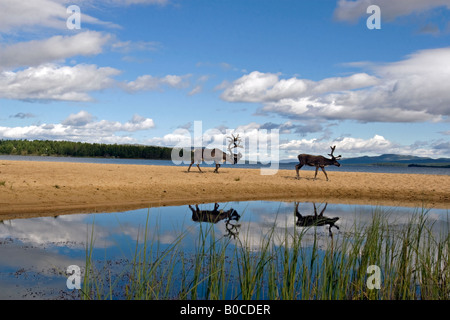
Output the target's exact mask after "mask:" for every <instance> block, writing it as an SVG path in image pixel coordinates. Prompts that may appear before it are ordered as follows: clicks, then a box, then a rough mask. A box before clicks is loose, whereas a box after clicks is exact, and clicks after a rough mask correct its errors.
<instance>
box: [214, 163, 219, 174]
mask: <svg viewBox="0 0 450 320" xmlns="http://www.w3.org/2000/svg"><path fill="white" fill-rule="evenodd" d="M219 168H220V164H219V163H216V170H214V172H215V173H219Z"/></svg>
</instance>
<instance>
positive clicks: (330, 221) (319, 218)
mask: <svg viewBox="0 0 450 320" xmlns="http://www.w3.org/2000/svg"><path fill="white" fill-rule="evenodd" d="M327 204H328V203H325V206H324V207H323V209H322V211H321V212H320V214H319V215H317V208H316V204H315V203H314V202H313V205H314V215H313V216H312V215H309V216H302V215H301V214H300V212H299V211H298V205H299V203H298V202H296V203H295V216H296V217H297V222H296V223H295V225H296V226H297V227H312V226H314V227H316V226H325V225H329V228H328V232H329V233H330V236H331V237H332V236H333V233H332V232H331V228H332V227H335V228H337V229H338V230H339V227H338V226H336V225H335V223H336V221H338V220H339V218H338V217H336V218H328V217H326V216H325V217H324V216H323V213H324V212H325V210H326V209H327Z"/></svg>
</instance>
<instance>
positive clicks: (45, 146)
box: [0, 140, 172, 160]
mask: <svg viewBox="0 0 450 320" xmlns="http://www.w3.org/2000/svg"><path fill="white" fill-rule="evenodd" d="M171 152H172V148H167V147H157V146H141V145H123V144H103V143H86V142H71V141H52V140H0V154H7V155H37V156H65V157H116V158H127V159H159V160H170V159H171Z"/></svg>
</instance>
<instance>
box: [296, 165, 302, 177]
mask: <svg viewBox="0 0 450 320" xmlns="http://www.w3.org/2000/svg"><path fill="white" fill-rule="evenodd" d="M301 167H303V165H302V164H300V163H299V164H297V165H296V166H295V171H296V172H297V179H298V180H300V174H299V171H300V169H301Z"/></svg>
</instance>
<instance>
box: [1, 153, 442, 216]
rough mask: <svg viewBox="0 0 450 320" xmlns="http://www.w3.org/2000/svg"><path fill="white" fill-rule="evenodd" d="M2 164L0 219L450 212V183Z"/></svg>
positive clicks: (400, 177) (378, 176)
mask: <svg viewBox="0 0 450 320" xmlns="http://www.w3.org/2000/svg"><path fill="white" fill-rule="evenodd" d="M202 170H203V171H204V173H199V172H198V169H197V168H196V167H193V168H192V169H191V172H189V173H188V172H187V166H185V165H183V166H158V165H133V164H93V163H74V162H45V161H39V162H33V161H13V160H0V220H7V219H14V218H28V217H35V216H51V215H59V214H69V213H94V212H114V211H128V210H133V209H140V208H146V207H159V206H171V205H187V204H201V203H208V202H229V201H251V200H273V201H313V200H314V201H327V202H330V203H343V204H372V205H389V206H409V207H422V206H425V207H427V208H428V207H436V208H443V209H446V208H450V176H447V175H425V174H398V173H362V172H338V171H327V173H328V177H329V178H330V181H326V180H325V176H324V175H323V172H321V171H320V170H319V172H318V175H317V180H313V179H312V178H313V177H314V171H300V176H301V177H302V178H301V179H300V180H297V179H295V169H294V168H293V169H292V170H279V171H278V172H277V173H276V174H275V175H261V174H260V170H259V169H241V168H233V167H232V166H231V165H224V166H222V167H221V168H220V170H219V174H214V173H213V172H212V171H213V168H211V167H202Z"/></svg>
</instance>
